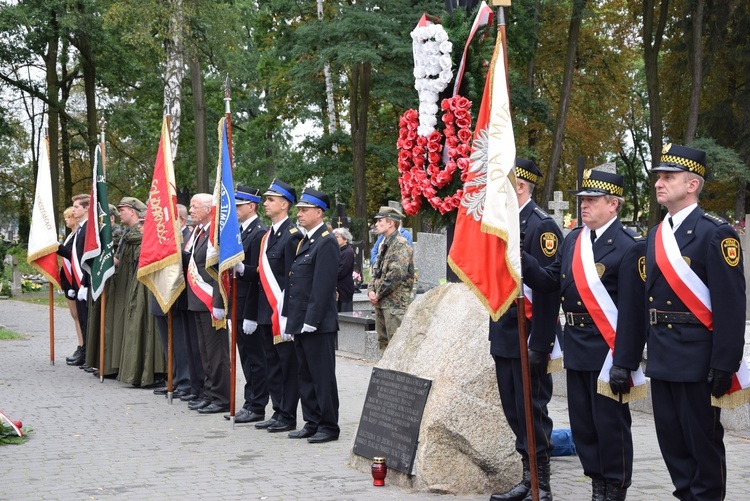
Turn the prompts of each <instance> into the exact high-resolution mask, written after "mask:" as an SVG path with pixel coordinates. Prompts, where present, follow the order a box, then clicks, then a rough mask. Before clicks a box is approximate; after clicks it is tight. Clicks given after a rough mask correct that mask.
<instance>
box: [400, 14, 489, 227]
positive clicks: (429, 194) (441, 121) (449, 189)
mask: <svg viewBox="0 0 750 501" xmlns="http://www.w3.org/2000/svg"><path fill="white" fill-rule="evenodd" d="M469 21H470V18H469V17H468V16H467V15H466V13H465V11H462V10H460V9H457V10H456V11H454V12H453V13H451V14H449V15H446V16H445V22H444V23H442V24H441V21H440V20H439V19H437V18H433V17H428V16H427V15H425V16H422V19H421V20H420V21H419V24H418V25H417V27H416V28H415V29H414V31H412V33H411V36H412V44H413V53H414V78H415V85H414V87H415V88H416V90H417V93H418V95H419V109H418V110H416V109H409V110H406V111H405V112H404V114H403V115H402V116H401V118H400V120H399V136H398V140H397V143H396V146H397V148H398V170H399V186H400V188H401V198H402V200H401V204H402V206H403V208H404V212H405V213H406V214H408V215H411V216H414V215H416V214H418V213H419V212H420V211H424V212H437V213H439V214H440V216H445V215H449V218H448V219H450V213H451V212H454V211H455V209H457V208H458V206H459V204H460V203H461V198H462V197H463V189H462V188H463V183H464V181H466V174H467V173H468V170H469V167H470V155H471V149H472V137H473V130H472V126H473V119H472V116H473V114H475V113H476V110H474V111H472V106H474V108H478V105H479V101H480V97H481V92H482V86H481V82H483V81H484V77H485V74H486V65H485V64H483V61H486V60H488V59H489V56H488V54H489V55H491V51H492V43H491V40H487V38H488V37H487V34H488V31H489V30H490V29H492V10H491V9H490V8H489V7H487V5H486V4H484V3H482V5H480V6H479V8H478V10H477V13H476V17H475V18H474V22H473V24H470V22H469ZM488 41H489V42H490V43H487V42H488ZM456 46H459V47H464V50H463V55H462V56H461V57H460V58H456V59H455V60H454V59H453V58H452V57H451V53H452V52H453V49H454V48H455V47H456ZM488 50H489V52H488ZM467 96H468V97H467ZM441 219H442V218H441ZM447 222H448V221H447V220H445V221H444V223H447Z"/></svg>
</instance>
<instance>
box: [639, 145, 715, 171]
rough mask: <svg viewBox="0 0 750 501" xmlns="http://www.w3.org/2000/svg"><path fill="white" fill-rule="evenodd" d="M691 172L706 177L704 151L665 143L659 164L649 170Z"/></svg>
mask: <svg viewBox="0 0 750 501" xmlns="http://www.w3.org/2000/svg"><path fill="white" fill-rule="evenodd" d="M660 171H661V172H692V173H694V174H698V175H699V176H701V177H706V152H705V151H703V150H696V149H694V148H688V147H687V146H680V145H679V144H666V145H665V146H664V148H663V149H662V151H661V159H660V160H659V165H657V166H656V167H654V168H653V169H651V172H660Z"/></svg>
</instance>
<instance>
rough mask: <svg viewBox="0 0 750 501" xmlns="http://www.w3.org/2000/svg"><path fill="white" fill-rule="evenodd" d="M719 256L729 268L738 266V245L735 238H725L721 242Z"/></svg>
mask: <svg viewBox="0 0 750 501" xmlns="http://www.w3.org/2000/svg"><path fill="white" fill-rule="evenodd" d="M721 255H722V256H724V261H726V262H727V264H728V265H729V266H737V265H738V264H740V243H739V242H738V241H737V239H736V238H725V239H724V240H722V241H721Z"/></svg>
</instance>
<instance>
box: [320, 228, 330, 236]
mask: <svg viewBox="0 0 750 501" xmlns="http://www.w3.org/2000/svg"><path fill="white" fill-rule="evenodd" d="M328 235H330V233H329V232H328V230H326V231H324V232H323V233H321V234H320V236H321V237H327V236H328Z"/></svg>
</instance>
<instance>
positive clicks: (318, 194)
mask: <svg viewBox="0 0 750 501" xmlns="http://www.w3.org/2000/svg"><path fill="white" fill-rule="evenodd" d="M330 206H331V200H330V199H329V198H328V195H326V194H325V193H323V192H322V191H320V190H315V189H313V188H305V189H304V190H302V195H300V197H299V203H297V207H317V208H318V209H323V212H325V211H327V210H328V208H329V207H330Z"/></svg>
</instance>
